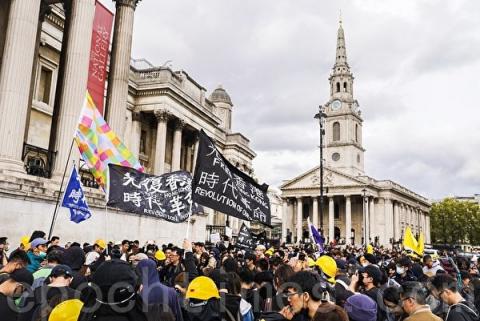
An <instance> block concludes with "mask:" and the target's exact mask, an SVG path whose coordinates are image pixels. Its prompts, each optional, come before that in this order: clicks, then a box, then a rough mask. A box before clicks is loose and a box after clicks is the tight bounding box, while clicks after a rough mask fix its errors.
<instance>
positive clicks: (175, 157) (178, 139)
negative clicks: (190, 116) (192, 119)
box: [172, 119, 185, 172]
mask: <svg viewBox="0 0 480 321" xmlns="http://www.w3.org/2000/svg"><path fill="white" fill-rule="evenodd" d="M184 127H185V121H184V120H181V119H177V121H176V122H175V131H174V133H173V151H172V172H174V171H178V170H180V159H181V153H182V131H183V128H184Z"/></svg>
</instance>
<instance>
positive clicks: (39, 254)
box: [38, 252, 47, 259]
mask: <svg viewBox="0 0 480 321" xmlns="http://www.w3.org/2000/svg"><path fill="white" fill-rule="evenodd" d="M38 256H40V257H41V258H42V259H44V258H46V257H47V253H45V252H40V253H38Z"/></svg>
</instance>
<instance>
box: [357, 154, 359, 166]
mask: <svg viewBox="0 0 480 321" xmlns="http://www.w3.org/2000/svg"><path fill="white" fill-rule="evenodd" d="M357 163H359V164H360V154H357Z"/></svg>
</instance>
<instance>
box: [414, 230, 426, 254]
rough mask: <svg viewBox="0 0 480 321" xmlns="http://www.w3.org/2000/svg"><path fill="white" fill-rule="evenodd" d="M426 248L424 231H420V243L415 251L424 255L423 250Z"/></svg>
mask: <svg viewBox="0 0 480 321" xmlns="http://www.w3.org/2000/svg"><path fill="white" fill-rule="evenodd" d="M424 250H425V237H424V236H423V232H420V235H419V236H418V245H417V249H416V250H415V252H416V253H417V254H418V255H421V256H423V251H424Z"/></svg>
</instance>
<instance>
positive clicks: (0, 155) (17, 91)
mask: <svg viewBox="0 0 480 321" xmlns="http://www.w3.org/2000/svg"><path fill="white" fill-rule="evenodd" d="M39 14H40V0H12V1H11V3H10V13H9V17H8V25H7V30H6V34H5V46H4V50H3V57H2V66H1V70H0V115H1V116H0V137H1V138H2V139H0V163H4V164H5V166H4V167H7V168H10V169H11V170H15V171H19V172H24V171H25V169H24V166H23V162H22V149H23V137H24V134H25V125H26V120H27V113H28V110H29V109H30V106H29V105H30V101H29V99H28V98H29V94H30V80H31V74H32V67H33V60H34V56H35V42H36V34H37V26H38V17H39ZM0 54H1V53H0ZM77 118H78V116H77ZM72 132H73V131H72ZM70 137H71V134H70Z"/></svg>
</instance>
